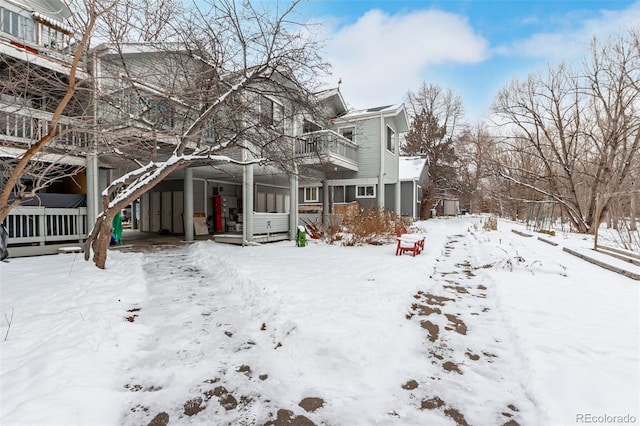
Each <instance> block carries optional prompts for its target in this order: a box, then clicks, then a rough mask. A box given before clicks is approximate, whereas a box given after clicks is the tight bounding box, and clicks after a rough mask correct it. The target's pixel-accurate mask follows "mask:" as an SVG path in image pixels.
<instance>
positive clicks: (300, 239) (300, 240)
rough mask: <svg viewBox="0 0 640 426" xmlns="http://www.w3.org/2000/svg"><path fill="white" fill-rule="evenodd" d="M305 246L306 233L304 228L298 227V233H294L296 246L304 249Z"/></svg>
mask: <svg viewBox="0 0 640 426" xmlns="http://www.w3.org/2000/svg"><path fill="white" fill-rule="evenodd" d="M306 245H307V231H306V230H305V229H304V226H302V225H300V226H298V232H297V233H296V246H298V247H306Z"/></svg>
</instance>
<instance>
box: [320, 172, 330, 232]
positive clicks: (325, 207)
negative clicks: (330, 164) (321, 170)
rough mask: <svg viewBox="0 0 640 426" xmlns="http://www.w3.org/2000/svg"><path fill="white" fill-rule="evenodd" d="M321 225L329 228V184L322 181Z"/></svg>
mask: <svg viewBox="0 0 640 426" xmlns="http://www.w3.org/2000/svg"><path fill="white" fill-rule="evenodd" d="M322 224H323V225H324V226H329V183H328V182H327V180H326V179H325V180H323V181H322Z"/></svg>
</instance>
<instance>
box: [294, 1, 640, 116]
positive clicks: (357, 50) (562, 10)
mask: <svg viewBox="0 0 640 426" xmlns="http://www.w3.org/2000/svg"><path fill="white" fill-rule="evenodd" d="M300 11H301V12H302V14H303V15H304V16H306V17H308V18H310V19H312V20H313V21H319V22H321V24H320V25H319V26H318V27H317V28H316V30H317V31H318V32H319V37H321V39H324V40H326V42H325V44H326V46H325V58H326V59H327V60H328V61H329V62H331V64H332V66H333V75H332V76H331V77H330V81H331V82H332V84H333V85H335V84H337V82H338V79H342V85H341V90H342V93H343V95H344V96H345V99H346V100H347V102H348V103H349V104H350V106H352V107H354V108H366V107H373V106H379V105H385V104H394V103H400V102H402V101H403V99H404V96H405V94H406V92H407V91H408V90H415V89H417V88H418V86H419V85H420V83H421V82H422V81H425V82H427V83H434V84H438V85H440V86H442V87H445V88H451V89H453V90H454V91H455V92H456V93H458V94H459V95H460V96H461V97H462V100H463V103H464V105H465V109H466V111H467V117H466V118H467V120H468V121H469V122H476V121H479V120H481V119H483V118H486V117H487V116H488V115H489V112H490V110H489V107H490V104H491V101H492V99H493V97H494V95H495V94H496V92H497V91H498V90H499V89H500V88H501V87H503V86H504V85H505V84H506V83H508V82H509V81H510V80H511V78H512V77H514V76H518V77H526V76H527V75H528V74H529V73H531V72H535V71H536V70H539V69H543V68H545V67H546V65H547V64H548V63H557V62H558V61H560V60H561V59H572V58H577V57H579V56H581V55H583V54H584V53H585V52H586V48H587V46H588V44H589V41H590V40H591V38H592V37H593V36H594V35H596V36H597V37H598V38H602V39H604V38H606V37H607V36H608V35H610V34H612V33H617V32H620V30H621V29H624V28H629V27H631V26H632V25H634V26H635V27H636V28H640V0H636V1H632V0H610V1H590V0H580V1H579V0H542V1H531V0H530V1H523V0H446V1H444V0H441V1H425V0H386V1H380V0H308V1H307V2H306V3H303V4H302V6H301V10H300Z"/></svg>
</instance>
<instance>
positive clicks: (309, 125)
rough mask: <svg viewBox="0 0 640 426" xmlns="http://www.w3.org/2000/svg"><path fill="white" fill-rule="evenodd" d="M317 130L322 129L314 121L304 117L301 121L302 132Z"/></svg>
mask: <svg viewBox="0 0 640 426" xmlns="http://www.w3.org/2000/svg"><path fill="white" fill-rule="evenodd" d="M318 130H322V128H321V127H320V126H318V125H317V124H316V123H314V122H311V121H309V120H307V119H305V120H304V122H303V123H302V133H311V132H317V131H318Z"/></svg>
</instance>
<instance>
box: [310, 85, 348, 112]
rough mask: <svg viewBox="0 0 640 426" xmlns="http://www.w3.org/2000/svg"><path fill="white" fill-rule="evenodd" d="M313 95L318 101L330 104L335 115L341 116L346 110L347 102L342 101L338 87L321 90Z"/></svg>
mask: <svg viewBox="0 0 640 426" xmlns="http://www.w3.org/2000/svg"><path fill="white" fill-rule="evenodd" d="M315 95H316V97H317V98H318V100H319V101H320V102H325V103H327V104H328V105H330V106H331V107H332V108H333V109H334V112H335V114H336V116H343V115H344V114H345V113H346V112H347V103H346V102H345V101H344V98H343V97H342V93H341V92H340V88H339V87H334V88H331V89H325V90H321V91H319V92H316V93H315Z"/></svg>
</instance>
